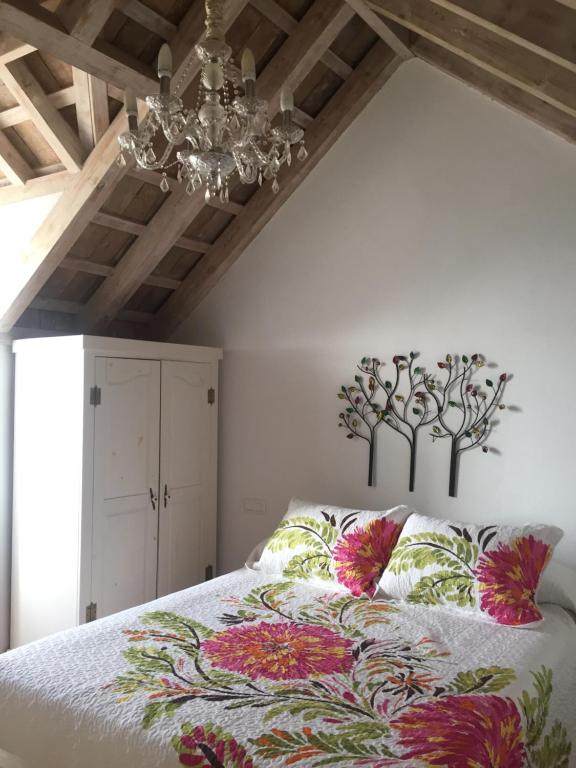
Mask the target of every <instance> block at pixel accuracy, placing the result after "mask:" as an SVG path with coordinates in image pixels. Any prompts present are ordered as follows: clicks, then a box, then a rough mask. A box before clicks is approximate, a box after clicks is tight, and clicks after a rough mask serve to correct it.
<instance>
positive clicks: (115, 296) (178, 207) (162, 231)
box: [80, 0, 352, 332]
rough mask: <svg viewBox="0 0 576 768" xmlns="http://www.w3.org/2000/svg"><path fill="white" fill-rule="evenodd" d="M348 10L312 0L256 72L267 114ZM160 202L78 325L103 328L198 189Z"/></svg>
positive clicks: (149, 267)
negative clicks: (291, 29)
mask: <svg viewBox="0 0 576 768" xmlns="http://www.w3.org/2000/svg"><path fill="white" fill-rule="evenodd" d="M351 15H352V11H351V10H350V8H348V6H347V5H346V4H345V3H344V2H343V0H316V2H315V3H314V4H313V5H312V6H311V8H310V10H309V11H308V12H307V13H306V14H305V15H304V17H303V19H302V20H301V21H300V23H299V24H298V28H297V29H296V30H295V31H294V33H293V34H292V35H291V37H289V38H288V40H286V42H285V43H284V45H283V46H282V47H281V48H280V50H279V51H278V52H277V53H276V55H275V56H274V58H273V59H272V61H271V62H270V63H269V64H268V66H267V67H266V69H265V70H264V72H263V73H262V74H261V76H260V77H259V78H258V93H259V94H260V96H261V98H264V99H267V100H268V102H269V105H270V117H271V118H273V117H274V115H275V114H276V112H277V111H278V110H279V107H280V90H281V88H282V87H283V86H284V84H285V83H289V84H290V85H291V86H292V87H293V88H294V89H295V88H296V87H297V86H298V85H299V83H300V82H301V81H302V80H303V79H304V78H305V77H306V75H307V74H308V73H309V72H310V70H311V69H312V67H313V66H314V64H316V63H317V62H318V60H319V59H320V57H321V56H322V54H323V53H324V52H325V51H326V49H327V48H328V47H329V46H330V45H331V43H332V42H333V40H334V39H335V37H336V36H337V35H338V34H339V32H340V31H341V30H342V29H343V27H344V26H345V25H346V24H347V23H348V21H349V20H350V18H351ZM173 194H174V198H173V199H170V200H169V201H168V202H167V203H166V204H164V205H163V206H162V208H160V210H159V211H158V213H156V215H155V216H154V218H153V219H152V221H151V222H150V223H149V224H148V227H147V229H146V232H144V233H143V234H142V235H141V236H140V237H139V238H138V240H137V241H136V242H135V243H134V245H133V246H132V247H131V248H130V249H129V250H128V252H127V253H126V254H125V255H124V257H123V259H122V261H121V262H120V264H119V265H118V267H117V269H116V271H115V273H114V275H113V277H111V278H108V279H107V280H105V282H104V283H103V284H102V285H101V286H100V288H98V290H97V291H96V292H95V293H94V295H93V296H92V297H91V298H90V300H89V301H88V303H87V305H86V307H85V309H84V311H83V312H82V314H81V316H80V322H81V325H82V327H84V328H87V329H90V330H91V331H94V332H103V331H104V330H106V328H107V327H108V325H109V324H110V322H111V321H112V320H113V319H114V318H115V317H116V315H117V314H118V312H119V311H120V309H121V308H122V307H123V306H124V305H125V304H126V303H127V302H128V301H129V299H130V298H131V297H132V296H133V295H134V293H135V292H136V291H137V290H138V288H139V286H140V285H141V284H142V282H143V281H144V279H145V278H146V277H148V275H150V273H151V272H152V271H153V270H154V269H155V268H156V267H157V265H158V264H159V263H160V261H161V260H162V259H163V257H164V256H165V255H166V253H168V251H169V250H170V249H171V248H172V247H173V246H174V245H175V243H176V241H177V240H178V239H179V238H180V237H181V236H182V235H183V233H184V231H185V230H186V229H187V228H188V226H189V225H190V223H191V222H192V221H193V219H194V218H195V217H196V216H197V215H198V214H199V213H200V211H201V210H202V209H203V208H204V204H205V201H204V193H203V192H200V191H199V192H197V193H195V194H194V195H192V196H191V197H188V196H187V195H184V194H182V192H178V191H176V192H174V193H173Z"/></svg>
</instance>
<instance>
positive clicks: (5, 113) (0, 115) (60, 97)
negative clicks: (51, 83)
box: [0, 86, 76, 129]
mask: <svg viewBox="0 0 576 768" xmlns="http://www.w3.org/2000/svg"><path fill="white" fill-rule="evenodd" d="M48 99H49V101H50V102H51V103H52V106H53V107H55V108H56V109H63V108H64V107H69V106H70V105H71V104H74V103H75V102H76V89H75V88H74V86H70V87H68V88H62V89H61V90H60V91H54V93H49V94H48ZM29 119H30V114H29V112H28V110H27V109H26V108H25V107H22V106H20V105H18V106H17V107H10V108H9V109H4V110H2V111H1V112H0V129H2V128H10V127H11V126H12V125H18V123H23V122H25V121H26V120H29Z"/></svg>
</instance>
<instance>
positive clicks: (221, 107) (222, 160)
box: [119, 0, 307, 202]
mask: <svg viewBox="0 0 576 768" xmlns="http://www.w3.org/2000/svg"><path fill="white" fill-rule="evenodd" d="M223 9H224V0H206V21H205V24H206V33H205V36H204V39H203V41H202V42H200V43H199V44H198V45H197V46H196V48H195V54H196V56H197V57H198V59H199V60H200V63H201V65H202V71H201V76H200V84H199V87H198V101H197V105H196V108H195V109H186V108H185V107H184V105H183V103H182V100H181V98H180V97H179V95H178V94H179V91H180V89H181V87H182V84H183V82H184V81H185V80H186V77H187V75H188V73H189V71H190V69H191V68H192V66H193V63H194V56H193V54H192V53H191V55H190V57H189V59H188V62H187V65H186V67H185V69H184V72H183V74H182V78H181V80H180V82H179V83H177V84H176V85H175V87H174V88H172V87H171V86H172V53H171V51H170V48H169V46H168V45H166V44H165V45H163V46H162V48H161V49H160V53H159V55H158V77H159V79H160V93H159V94H158V95H157V96H148V97H147V98H146V104H147V105H148V109H149V111H148V113H147V115H146V117H145V118H144V120H143V121H142V124H141V125H140V126H139V125H138V109H137V104H136V98H135V96H134V94H133V93H131V92H130V91H127V92H126V112H127V115H128V127H129V130H128V131H127V132H126V133H123V134H122V135H121V136H120V137H119V142H120V147H121V154H120V156H119V162H120V164H125V163H126V160H127V159H128V158H134V159H135V161H136V164H137V167H140V168H145V169H147V170H152V171H162V172H163V173H162V180H161V182H160V187H161V189H162V190H163V191H165V192H167V191H168V189H169V184H168V179H167V174H166V170H167V169H168V168H170V167H172V166H178V181H180V182H184V183H185V184H186V191H187V192H188V194H190V195H191V194H193V193H194V192H195V191H196V190H197V189H200V188H202V187H203V188H204V189H205V196H206V200H210V199H211V198H213V197H215V196H217V195H218V196H219V197H220V200H221V201H222V202H227V201H228V199H229V188H230V182H231V178H232V177H233V175H234V173H235V172H238V176H239V178H240V181H241V182H242V183H243V184H253V183H254V182H256V181H258V182H259V184H262V183H263V181H264V180H265V179H269V180H271V181H272V189H273V191H274V192H275V193H276V192H278V190H279V184H278V178H277V177H278V172H279V170H280V168H281V167H282V165H283V164H284V163H287V164H288V165H290V163H291V161H292V147H293V146H294V145H295V144H299V145H300V148H299V150H298V153H297V154H298V159H299V160H304V159H305V158H306V156H307V152H306V147H305V145H304V131H303V130H302V129H301V128H300V127H299V126H297V125H295V124H294V122H293V114H294V98H293V95H292V92H291V91H290V90H289V89H288V88H284V89H283V90H282V93H281V99H280V109H281V112H282V117H281V122H280V125H278V126H275V127H273V126H272V125H271V124H270V118H269V111H268V103H267V102H266V101H265V100H263V99H259V98H258V96H257V93H256V65H255V61H254V56H253V54H252V52H251V51H250V50H249V49H245V50H244V53H243V55H242V64H241V67H242V69H241V72H240V71H238V69H237V68H236V67H235V66H234V65H233V59H232V50H231V48H230V47H229V46H228V45H227V44H226V41H225V39H224V14H223ZM160 130H161V132H162V134H163V135H164V138H165V140H166V142H167V145H166V147H165V148H164V150H163V151H162V152H161V154H160V157H158V156H157V154H156V153H157V149H156V148H157V146H158V141H157V138H158V136H159V135H160V137H161V134H160ZM175 147H179V148H180V149H179V150H178V151H177V152H176V159H175V160H173V159H171V158H172V153H173V151H174V149H175Z"/></svg>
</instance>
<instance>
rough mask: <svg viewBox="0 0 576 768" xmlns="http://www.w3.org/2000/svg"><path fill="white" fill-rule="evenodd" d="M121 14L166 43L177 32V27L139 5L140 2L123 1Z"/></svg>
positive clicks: (136, 0)
mask: <svg viewBox="0 0 576 768" xmlns="http://www.w3.org/2000/svg"><path fill="white" fill-rule="evenodd" d="M122 13H123V14H124V15H125V16H128V18H129V19H132V21H135V22H136V23H137V24H140V26H141V27H144V29H147V30H148V31H150V32H154V33H155V34H156V35H159V36H160V37H161V38H163V39H164V40H166V41H167V42H170V40H172V38H174V37H175V36H176V33H177V32H178V27H177V26H176V25H175V24H172V22H171V21H168V20H167V19H165V18H164V16H161V15H160V14H159V13H156V11H154V10H152V8H149V7H148V6H147V5H144V3H141V2H140V0H123V2H122Z"/></svg>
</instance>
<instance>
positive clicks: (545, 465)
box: [177, 61, 576, 570]
mask: <svg viewBox="0 0 576 768" xmlns="http://www.w3.org/2000/svg"><path fill="white" fill-rule="evenodd" d="M575 243H576V148H575V147H573V146H571V145H569V144H568V143H565V142H564V141H563V140H561V139H558V138H556V137H555V136H553V135H552V134H549V133H547V132H546V131H544V130H542V129H540V128H539V127H537V126H535V125H533V124H532V123H530V122H528V121H527V120H525V119H524V118H522V117H520V116H517V115H516V114H514V113H513V112H511V111H509V110H507V109H505V108H503V107H500V106H499V105H496V104H492V103H491V102H490V101H489V100H488V99H486V98H485V97H483V96H482V95H480V94H478V93H476V92H475V91H473V90H470V89H469V88H467V87H465V86H463V85H461V84H460V83H458V82H456V81H455V80H452V79H450V78H448V77H446V76H444V75H442V74H440V73H438V72H437V71H434V70H432V69H430V68H428V67H427V66H426V65H425V64H423V63H420V62H415V61H414V62H410V63H408V64H406V65H404V66H403V68H402V69H401V70H400V71H399V72H398V73H397V74H396V75H395V77H394V78H393V79H392V81H391V82H390V83H389V84H388V85H387V86H386V87H385V88H384V89H383V91H382V92H381V93H380V94H379V95H378V96H377V97H376V98H375V99H374V101H373V102H372V104H371V105H370V106H369V107H368V109H367V110H366V111H365V113H364V114H363V115H362V116H361V117H360V119H359V120H358V121H357V122H356V123H355V124H354V125H353V126H352V127H351V129H350V130H349V131H348V132H347V133H346V135H345V136H343V137H342V139H341V140H340V141H339V142H338V144H337V145H336V147H335V148H334V149H333V150H332V152H331V153H329V155H328V156H327V157H326V158H325V159H324V160H323V161H322V163H321V164H320V165H319V167H318V168H317V169H316V170H315V171H314V172H313V173H312V174H311V176H310V177H309V178H308V180H307V181H306V182H305V184H304V185H303V187H302V188H301V189H300V190H299V191H298V192H297V194H296V195H295V196H294V197H293V198H292V199H291V200H290V201H289V202H288V203H287V204H286V206H285V207H284V208H283V209H282V210H281V211H280V213H279V214H278V215H277V216H276V217H275V218H274V220H273V221H272V222H271V223H270V224H269V226H268V227H267V228H266V229H265V230H264V232H263V233H262V234H261V235H260V236H259V237H258V238H257V240H256V241H255V242H254V243H253V245H252V247H251V248H250V249H249V250H248V252H246V253H245V254H244V255H243V256H242V258H241V260H240V261H239V262H238V263H237V264H236V265H235V266H234V267H233V268H232V269H231V270H230V271H229V273H228V274H227V275H226V277H225V278H224V279H223V280H222V282H221V283H220V285H219V286H218V287H217V288H216V289H215V290H214V291H213V292H212V294H211V295H210V296H209V297H208V298H207V299H206V300H205V301H204V303H203V304H202V306H201V307H200V308H199V310H198V311H197V312H196V313H195V314H194V315H193V316H192V317H191V319H190V321H189V323H188V324H187V326H186V327H184V328H182V329H181V331H180V332H179V334H178V338H177V340H179V341H186V342H193V343H201V344H211V345H217V346H223V347H224V348H225V357H224V363H223V383H222V443H221V444H222V462H221V541H220V545H221V560H220V566H221V569H222V570H226V569H229V568H232V567H234V566H237V565H239V564H241V563H242V562H243V558H244V557H245V555H246V554H247V552H248V550H249V549H250V547H251V546H252V545H253V544H254V543H255V542H256V541H257V540H259V539H261V538H262V537H264V536H266V535H268V534H269V533H270V532H271V531H272V529H273V528H274V526H275V525H276V523H277V521H278V520H279V518H280V517H281V515H282V514H283V512H284V510H285V509H286V505H287V502H288V499H289V498H290V497H291V496H292V495H300V496H305V497H311V498H313V499H316V500H319V501H327V502H332V503H341V504H345V505H358V506H364V505H365V506H367V507H375V508H378V507H386V506H388V505H392V504H397V503H401V502H406V503H410V504H412V505H413V506H415V507H416V508H418V509H419V510H421V511H423V512H426V513H430V514H434V515H438V516H445V517H448V516H449V517H452V518H453V519H463V520H478V521H490V522H492V521H502V522H514V521H516V522H521V521H549V522H554V523H557V524H559V525H561V526H562V527H563V528H564V529H565V531H566V537H565V540H564V542H563V543H562V544H561V545H560V550H559V555H560V558H561V559H563V560H565V561H566V562H569V561H573V562H574V560H575V557H574V551H575V550H574V547H575V545H576V504H575V498H576V492H575V489H574V482H573V477H574V466H575V464H576V448H575V439H576V438H575V435H576V410H575V409H574V407H573V391H574V380H575V378H576V359H575V357H574V338H575V334H576V301H575V296H574V292H575V291H574V289H575V287H576V253H575ZM411 349H417V350H420V351H421V352H422V353H423V354H424V356H425V357H426V359H427V360H428V361H429V362H433V361H435V360H438V359H440V356H441V355H442V354H445V353H446V352H448V351H451V352H466V351H467V352H475V351H479V352H482V353H484V354H486V355H487V356H489V357H490V358H491V359H492V360H494V361H495V362H496V363H498V365H499V366H500V370H507V371H511V372H513V374H514V379H513V381H512V382H511V383H510V385H509V390H508V401H509V402H511V403H514V404H515V405H517V406H518V408H519V409H520V412H517V413H511V412H510V413H509V412H507V411H504V412H503V416H502V419H501V426H500V428H499V429H498V430H497V433H496V435H495V437H494V440H493V443H494V444H495V445H496V446H497V447H498V448H499V449H500V451H501V455H493V454H488V455H484V454H482V453H481V452H475V453H470V454H468V455H467V456H466V457H465V458H464V459H463V461H462V466H461V473H460V491H459V495H458V498H457V499H450V498H449V497H448V494H447V483H448V456H447V449H448V446H447V445H440V444H439V445H431V444H430V442H429V440H428V438H425V439H423V440H422V441H421V445H420V451H419V456H418V461H419V466H418V474H417V489H416V492H415V493H414V494H409V493H408V490H407V483H408V461H407V455H406V449H405V444H404V442H402V439H401V438H400V437H398V436H397V435H395V434H394V433H393V432H392V431H390V430H386V431H384V430H382V431H381V432H380V438H379V440H380V443H379V459H378V487H377V488H375V489H370V488H368V487H367V486H366V477H365V475H366V454H365V449H364V447H363V445H362V444H356V443H353V442H352V441H349V440H346V439H344V435H343V434H342V430H338V428H337V426H336V425H337V414H338V412H339V410H340V404H339V401H338V400H337V399H336V393H337V391H338V388H339V386H340V385H341V384H342V383H344V382H346V381H349V380H350V379H351V377H352V376H353V374H354V363H355V361H356V360H358V359H359V358H360V357H362V356H363V355H377V356H381V357H382V358H386V357H387V358H388V359H389V358H390V357H391V356H392V354H393V353H396V352H405V351H409V350H411ZM399 441H400V442H399ZM245 499H262V500H265V502H266V513H265V514H264V515H261V514H254V513H246V512H243V505H244V500H245ZM249 506H252V507H253V506H254V504H253V503H251V504H249Z"/></svg>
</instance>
